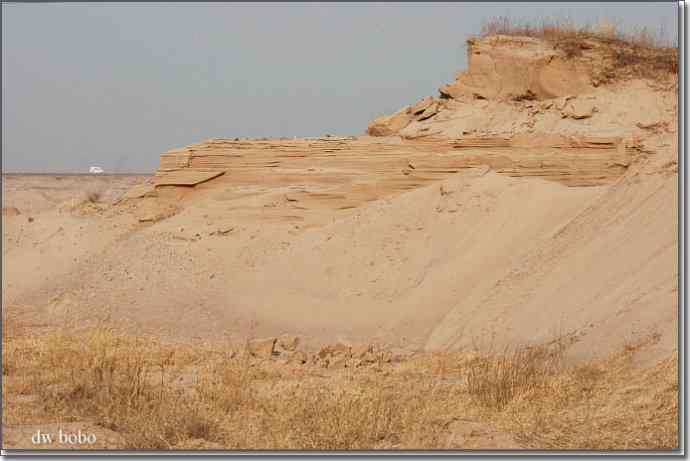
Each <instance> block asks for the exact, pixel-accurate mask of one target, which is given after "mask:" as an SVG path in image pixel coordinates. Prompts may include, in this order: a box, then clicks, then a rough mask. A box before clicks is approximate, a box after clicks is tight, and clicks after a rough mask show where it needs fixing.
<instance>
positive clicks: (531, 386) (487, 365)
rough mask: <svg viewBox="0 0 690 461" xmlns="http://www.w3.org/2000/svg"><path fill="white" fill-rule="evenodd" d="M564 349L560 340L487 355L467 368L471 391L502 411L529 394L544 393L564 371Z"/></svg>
mask: <svg viewBox="0 0 690 461" xmlns="http://www.w3.org/2000/svg"><path fill="white" fill-rule="evenodd" d="M564 350H565V345H564V343H563V342H562V341H557V342H555V343H553V344H546V345H537V346H521V347H516V348H505V349H504V350H503V352H502V353H500V354H495V353H490V354H488V355H483V356H481V357H479V358H477V359H476V360H474V361H472V362H470V363H469V365H468V367H467V391H468V392H469V394H470V396H472V398H473V399H475V400H476V401H477V402H479V403H480V404H482V405H483V406H485V407H489V408H492V409H496V410H502V409H503V408H504V407H505V406H506V405H508V403H510V402H511V401H512V400H513V399H515V398H517V397H519V396H521V395H524V394H525V393H535V392H536V393H539V392H543V391H544V390H545V389H546V387H547V385H548V383H549V381H550V379H551V378H552V377H553V376H556V375H558V374H559V373H560V372H561V367H562V359H563V351H564Z"/></svg>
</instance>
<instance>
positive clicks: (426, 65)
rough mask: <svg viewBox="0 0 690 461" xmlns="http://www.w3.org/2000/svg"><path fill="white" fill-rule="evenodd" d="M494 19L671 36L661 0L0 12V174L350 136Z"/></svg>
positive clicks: (115, 165)
mask: <svg viewBox="0 0 690 461" xmlns="http://www.w3.org/2000/svg"><path fill="white" fill-rule="evenodd" d="M495 16H508V17H510V18H515V19H516V20H519V21H525V20H535V21H539V20H541V19H544V18H557V19H564V18H567V19H570V20H571V21H573V22H575V23H584V22H590V23H591V22H594V23H596V22H597V21H598V20H600V19H602V18H607V19H608V20H609V22H612V23H615V24H617V25H619V26H620V27H622V28H625V29H630V28H633V27H642V26H646V27H648V28H651V29H652V30H653V31H658V30H659V27H660V26H663V27H664V28H665V30H666V33H667V35H668V36H669V38H671V37H675V34H676V28H677V6H676V5H675V4H674V3H655V4H650V3H556V2H554V3H424V4H421V3H419V4H415V3H397V4H395V3H392V4H391V3H389V4H386V3H343V4H334V3H327V4H324V3H322V4H319V3H310V4H307V3H286V4H271V3H260V4H242V3H234V4H231V3H212V4H200V3H193V4H192V3H189V4H184V3H173V4H170V3H158V4H132V3H119V4H118V3H113V4H105V3H97V4H96V3H94V4H83V3H79V4H76V3H73V4H6V3H5V4H3V5H2V160H3V170H4V171H6V172H9V171H34V172H47V171H54V172H68V171H72V172H85V171H86V170H88V167H89V166H90V165H100V166H102V167H103V168H104V169H105V170H106V171H110V172H151V171H153V170H155V168H156V167H157V165H158V156H159V155H160V154H161V153H162V152H164V151H166V150H168V149H170V148H173V147H179V146H183V145H186V144H191V143H194V142H198V141H200V140H203V139H206V138H210V137H264V136H266V137H280V136H290V137H291V136H316V135H322V134H326V133H330V134H338V135H349V134H359V133H362V132H363V131H364V130H365V129H366V125H367V123H368V122H369V121H370V120H371V119H373V118H374V117H376V116H378V115H382V114H386V113H390V112H392V111H395V110H397V109H399V108H400V107H402V106H404V105H406V104H409V103H412V102H414V101H415V100H417V99H419V98H421V97H423V96H427V95H438V91H437V88H438V87H439V86H440V85H442V84H443V83H446V82H450V81H452V80H453V79H454V75H455V73H456V72H457V71H459V70H461V69H463V68H465V65H466V48H465V40H466V38H467V37H468V36H470V35H472V34H476V33H478V32H479V31H480V30H481V25H482V23H483V21H485V20H487V19H489V18H492V17H495Z"/></svg>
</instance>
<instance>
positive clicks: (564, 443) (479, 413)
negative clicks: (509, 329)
mask: <svg viewBox="0 0 690 461" xmlns="http://www.w3.org/2000/svg"><path fill="white" fill-rule="evenodd" d="M11 324H12V323H11V322H10V323H9V324H8V323H6V324H5V327H6V328H5V330H4V331H5V336H4V337H3V341H4V343H3V345H4V346H6V347H4V348H3V380H4V384H5V388H4V390H5V392H4V393H3V400H4V401H3V403H4V407H3V421H4V422H5V427H7V425H8V423H9V425H10V426H11V425H15V426H16V425H17V424H20V425H21V424H27V423H34V424H36V423H46V424H48V423H54V422H56V421H59V422H69V421H90V422H91V423H93V424H95V425H97V426H100V427H103V428H106V429H110V430H112V431H115V432H116V433H118V434H119V435H120V436H121V439H122V442H121V444H122V445H121V446H117V447H112V448H129V449H171V448H176V449H179V448H225V449H343V450H345V449H383V448H388V449H390V448H392V449H399V448H407V449H428V448H437V449H439V448H462V446H465V444H466V443H475V442H476V441H473V439H472V440H469V439H466V438H465V439H463V438H462V437H460V438H455V437H454V435H453V434H454V432H453V431H454V429H453V428H454V427H455V426H454V423H455V422H457V421H465V420H468V419H469V420H472V421H475V423H474V424H479V425H480V426H481V427H490V428H497V429H499V430H502V431H503V433H504V434H510V436H511V437H512V438H513V439H514V440H516V441H517V442H518V443H519V445H520V446H523V447H529V448H671V447H674V446H676V445H677V441H678V439H677V425H676V421H677V420H676V418H677V414H678V407H677V393H678V386H677V356H674V357H671V358H669V359H668V360H666V361H664V362H663V363H660V364H659V365H657V366H656V367H654V368H651V369H648V370H638V369H635V368H634V367H633V366H632V364H631V360H630V357H631V356H632V354H634V353H635V351H633V350H627V351H624V352H623V353H621V354H618V355H617V356H614V357H612V358H609V359H608V360H607V361H605V362H592V363H587V364H583V365H578V366H572V365H570V366H568V365H566V364H565V363H564V361H563V352H564V350H565V347H566V346H565V345H564V344H565V343H564V342H563V341H555V342H551V343H549V344H545V345H538V346H530V347H527V346H525V347H516V348H507V349H505V350H503V351H502V352H500V353H493V352H485V353H481V354H476V353H473V354H467V353H460V352H457V353H456V352H445V353H424V354H417V355H415V356H414V357H411V358H410V359H409V360H407V361H405V362H401V363H398V364H393V363H383V362H381V363H377V364H372V365H371V366H369V367H364V368H348V369H341V370H330V369H325V368H322V367H321V366H319V365H309V364H305V365H289V364H287V363H285V362H280V361H276V360H270V359H269V360H263V361H262V360H258V359H256V358H253V357H251V356H250V355H249V354H246V353H245V349H244V348H243V347H241V345H229V344H206V343H195V344H169V343H164V342H161V341H160V340H158V339H156V338H149V337H136V336H131V335H128V334H126V333H125V332H124V331H123V330H120V329H118V328H113V327H107V326H103V325H101V326H97V327H94V328H90V329H84V330H76V329H73V328H63V329H59V330H56V331H53V332H49V333H45V332H44V333H37V334H24V330H22V329H21V328H19V325H18V324H16V325H15V326H14V327H11V328H7V327H8V325H11ZM13 332H14V333H13ZM7 346H11V347H7ZM32 396H33V397H35V398H29V397H32ZM467 437H473V436H472V435H471V434H469V435H467ZM477 437H480V438H481V431H479V435H478V436H477ZM458 440H459V441H458ZM463 440H464V441H463ZM480 441H481V440H480ZM484 442H485V443H489V444H490V443H491V441H490V440H487V441H484ZM457 444H462V446H461V447H458V446H457Z"/></svg>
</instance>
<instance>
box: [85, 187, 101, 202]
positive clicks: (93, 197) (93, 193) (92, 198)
mask: <svg viewBox="0 0 690 461" xmlns="http://www.w3.org/2000/svg"><path fill="white" fill-rule="evenodd" d="M101 196H102V194H101V192H100V191H97V190H90V191H88V192H87V193H86V199H87V200H88V201H89V202H90V203H98V202H100V201H101Z"/></svg>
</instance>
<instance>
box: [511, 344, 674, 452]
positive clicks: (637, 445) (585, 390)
mask: <svg viewBox="0 0 690 461" xmlns="http://www.w3.org/2000/svg"><path fill="white" fill-rule="evenodd" d="M630 360H631V356H630V355H628V354H621V355H619V356H617V357H614V358H611V359H609V360H607V361H605V362H601V363H597V364H587V365H582V366H578V367H573V368H570V369H567V370H565V371H564V372H563V373H562V374H559V375H557V376H554V377H552V378H551V379H549V380H548V382H547V385H546V386H545V387H544V388H543V389H541V390H539V391H532V392H528V393H525V394H523V395H522V396H521V397H520V398H518V399H516V400H515V401H513V402H512V404H511V405H510V406H509V407H507V408H506V411H505V414H506V416H507V418H506V421H509V422H510V425H511V432H512V433H513V435H514V437H515V439H516V440H517V441H518V442H520V444H521V445H522V446H524V447H526V448H563V449H647V450H649V449H672V448H676V447H678V368H677V363H678V357H677V354H674V355H673V356H672V357H669V358H668V359H666V360H664V361H662V362H661V363H659V364H657V365H656V366H655V367H653V368H651V369H648V370H639V369H635V367H633V366H632V365H631V364H630Z"/></svg>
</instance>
